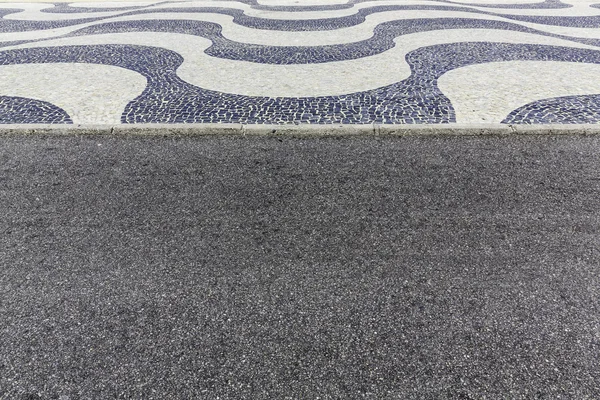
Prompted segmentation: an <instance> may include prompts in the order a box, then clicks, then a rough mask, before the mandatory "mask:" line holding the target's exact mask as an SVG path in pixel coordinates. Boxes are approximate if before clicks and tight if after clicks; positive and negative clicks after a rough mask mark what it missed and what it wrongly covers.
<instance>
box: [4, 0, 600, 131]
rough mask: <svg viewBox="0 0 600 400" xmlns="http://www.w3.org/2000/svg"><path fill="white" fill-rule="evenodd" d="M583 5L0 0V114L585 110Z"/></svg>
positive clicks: (594, 94)
mask: <svg viewBox="0 0 600 400" xmlns="http://www.w3.org/2000/svg"><path fill="white" fill-rule="evenodd" d="M597 3H600V0H545V1H542V0H537V1H536V0H464V1H459V0H236V1H217V0H215V1H145V2H138V1H126V2H104V1H98V2H75V3H43V2H42V3H40V2H34V3H0V123H2V124H10V123H62V124H119V123H124V124H127V123H215V122H216V123H247V124H265V123H267V124H289V123H295V124H297V123H310V124H333V123H335V124H339V123H342V124H343V123H345V124H370V123H382V124H423V123H427V124H439V123H510V124H520V123H522V124H539V123H598V122H600V5H599V4H597Z"/></svg>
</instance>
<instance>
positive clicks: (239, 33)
mask: <svg viewBox="0 0 600 400" xmlns="http://www.w3.org/2000/svg"><path fill="white" fill-rule="evenodd" d="M419 18H422V19H433V18H448V19H452V18H462V19H474V20H491V21H502V22H509V23H513V24H516V25H520V26H524V27H528V28H532V29H537V30H539V31H542V32H547V33H553V34H559V35H565V36H570V37H574V38H592V39H600V28H569V27H561V26H551V25H542V24H534V23H528V22H519V21H512V20H509V19H506V18H501V17H492V16H486V15H479V14H473V13H465V12H444V11H388V12H382V13H375V14H371V15H368V16H367V17H366V19H365V21H364V22H363V23H361V24H359V25H355V26H351V27H348V28H341V29H335V30H331V31H308V32H294V31H277V34H274V33H273V31H270V30H262V29H253V28H248V27H244V26H241V25H238V24H235V23H233V17H231V16H229V15H224V14H217V13H156V14H154V13H153V14H140V15H129V16H123V17H115V18H109V19H104V20H101V21H96V22H89V23H85V24H77V25H73V26H69V27H64V28H56V29H48V30H38V31H25V32H9V33H0V42H5V41H14V40H40V39H49V38H53V37H59V36H62V35H66V34H69V33H71V32H74V31H77V30H79V29H82V28H86V27H89V26H94V25H100V24H104V23H110V22H124V21H143V20H156V19H160V20H190V21H206V22H213V23H216V24H219V25H221V27H222V34H223V36H224V37H225V38H227V39H229V40H232V41H234V42H238V43H246V44H260V45H265V46H325V45H335V44H347V43H355V42H359V41H362V40H366V39H369V38H371V37H372V36H373V35H374V30H375V28H376V27H377V26H378V25H379V24H382V23H385V22H389V21H398V20H406V19H419Z"/></svg>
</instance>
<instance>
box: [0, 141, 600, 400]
mask: <svg viewBox="0 0 600 400" xmlns="http://www.w3.org/2000/svg"><path fill="white" fill-rule="evenodd" d="M0 209H1V210H2V212H1V213H0V268H1V273H0V399H61V400H66V399H109V398H123V399H125V398H127V399H129V398H132V399H192V398H197V399H288V398H289V399H317V398H320V399H360V398H364V399H446V398H448V399H505V398H511V399H533V398H540V399H557V398H563V399H594V398H596V399H597V398H599V397H600V362H599V360H600V358H599V354H600V353H599V352H600V300H599V299H600V250H599V246H598V245H599V243H600V234H599V228H600V212H599V210H600V137H575V136H570V137H516V136H512V137H454V138H435V137H428V138H418V137H404V138H376V137H370V138H321V139H310V140H306V139H298V138H289V137H288V138H276V137H271V138H265V137H251V138H249V137H246V138H243V137H235V138H234V137H204V138H173V137H171V138H158V137H155V138H140V137H138V138H133V137H128V138H115V137H98V136H96V137H73V136H70V137H40V136H37V137H26V136H5V137H3V138H2V144H1V146H0Z"/></svg>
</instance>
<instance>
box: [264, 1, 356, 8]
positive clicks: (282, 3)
mask: <svg viewBox="0 0 600 400" xmlns="http://www.w3.org/2000/svg"><path fill="white" fill-rule="evenodd" d="M257 3H258V4H260V5H263V6H287V7H306V6H324V5H332V4H348V0H258V1H257Z"/></svg>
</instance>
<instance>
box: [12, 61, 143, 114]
mask: <svg viewBox="0 0 600 400" xmlns="http://www.w3.org/2000/svg"><path fill="white" fill-rule="evenodd" d="M23 77H27V78H26V79H23ZM57 77H59V78H58V79H57ZM92 77H93V79H92ZM146 85H147V81H146V78H144V77H143V76H142V75H140V74H138V73H137V72H133V71H130V70H128V69H124V68H120V67H114V66H109V65H96V64H78V63H48V64H20V65H2V66H0V95H2V96H17V97H26V98H30V99H36V100H42V101H46V102H49V103H51V104H54V105H55V106H58V107H60V108H62V109H63V110H65V112H66V113H67V114H69V116H70V117H71V119H72V120H73V123H75V124H119V123H121V115H122V114H123V110H124V109H125V106H126V105H127V103H129V102H130V101H131V100H133V99H135V98H136V97H137V96H139V95H140V94H141V93H142V91H143V90H144V89H145V88H146Z"/></svg>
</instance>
